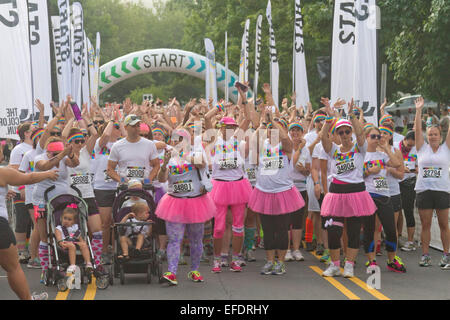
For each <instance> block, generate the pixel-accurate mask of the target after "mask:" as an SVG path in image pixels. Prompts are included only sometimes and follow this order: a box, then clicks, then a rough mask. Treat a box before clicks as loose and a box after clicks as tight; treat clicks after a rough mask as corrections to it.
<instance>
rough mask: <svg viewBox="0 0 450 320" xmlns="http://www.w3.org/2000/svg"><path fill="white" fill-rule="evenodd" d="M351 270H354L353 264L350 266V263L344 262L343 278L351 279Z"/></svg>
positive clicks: (352, 274)
mask: <svg viewBox="0 0 450 320" xmlns="http://www.w3.org/2000/svg"><path fill="white" fill-rule="evenodd" d="M353 269H354V267H353V264H351V263H350V262H345V266H344V278H353V277H354V273H353Z"/></svg>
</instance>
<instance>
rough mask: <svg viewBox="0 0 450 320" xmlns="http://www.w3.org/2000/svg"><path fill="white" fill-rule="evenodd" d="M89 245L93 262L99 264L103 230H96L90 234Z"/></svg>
mask: <svg viewBox="0 0 450 320" xmlns="http://www.w3.org/2000/svg"><path fill="white" fill-rule="evenodd" d="M91 246H92V253H93V254H94V259H95V264H96V265H99V264H100V259H101V256H102V249H103V231H97V232H94V233H93V234H92V241H91Z"/></svg>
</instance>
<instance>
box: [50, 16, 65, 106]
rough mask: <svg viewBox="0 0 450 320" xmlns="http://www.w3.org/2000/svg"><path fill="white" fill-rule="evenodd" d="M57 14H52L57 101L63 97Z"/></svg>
mask: <svg viewBox="0 0 450 320" xmlns="http://www.w3.org/2000/svg"><path fill="white" fill-rule="evenodd" d="M59 20H60V19H59V16H52V17H51V21H52V34H53V49H54V50H53V51H54V53H55V66H56V81H57V84H58V97H59V99H58V102H59V103H61V101H62V100H63V99H64V95H63V80H62V60H61V29H60V27H59Z"/></svg>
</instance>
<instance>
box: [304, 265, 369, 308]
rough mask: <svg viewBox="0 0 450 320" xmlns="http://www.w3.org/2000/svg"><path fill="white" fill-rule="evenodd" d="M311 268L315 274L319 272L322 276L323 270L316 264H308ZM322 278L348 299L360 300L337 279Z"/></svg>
mask: <svg viewBox="0 0 450 320" xmlns="http://www.w3.org/2000/svg"><path fill="white" fill-rule="evenodd" d="M309 267H310V268H311V269H312V270H314V271H315V272H316V273H317V274H319V275H320V276H321V277H322V273H323V270H322V269H320V268H319V267H316V266H309ZM322 278H323V279H325V280H327V281H328V282H329V283H331V284H332V285H333V286H334V287H335V288H336V289H338V290H339V291H340V292H341V293H343V294H344V295H345V296H346V297H347V298H349V299H350V300H361V298H360V297H358V296H357V295H356V294H354V293H353V292H351V291H350V290H348V289H347V288H346V287H344V286H343V285H342V284H341V283H340V282H339V281H337V280H336V279H334V278H333V277H322Z"/></svg>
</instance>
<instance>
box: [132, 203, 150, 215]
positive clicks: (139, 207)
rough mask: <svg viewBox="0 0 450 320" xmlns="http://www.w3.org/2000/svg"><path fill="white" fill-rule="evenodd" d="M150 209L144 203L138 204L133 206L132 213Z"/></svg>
mask: <svg viewBox="0 0 450 320" xmlns="http://www.w3.org/2000/svg"><path fill="white" fill-rule="evenodd" d="M148 209H149V208H148V205H147V203H143V202H138V203H135V204H133V205H132V206H131V212H134V213H138V212H143V211H146V210H148Z"/></svg>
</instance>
